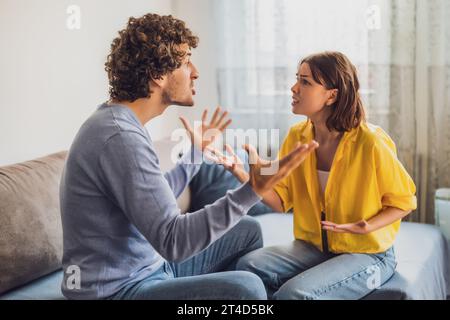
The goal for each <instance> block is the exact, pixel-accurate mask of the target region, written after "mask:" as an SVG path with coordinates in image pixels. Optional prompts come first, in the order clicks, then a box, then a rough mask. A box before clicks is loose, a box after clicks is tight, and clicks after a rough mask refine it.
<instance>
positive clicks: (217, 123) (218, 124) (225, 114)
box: [214, 111, 228, 127]
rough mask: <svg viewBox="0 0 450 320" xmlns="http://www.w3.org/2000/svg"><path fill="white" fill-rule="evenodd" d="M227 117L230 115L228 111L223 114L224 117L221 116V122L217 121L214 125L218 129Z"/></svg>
mask: <svg viewBox="0 0 450 320" xmlns="http://www.w3.org/2000/svg"><path fill="white" fill-rule="evenodd" d="M227 115H228V111H224V112H223V113H222V115H221V116H220V118H219V120H217V122H216V123H214V125H215V126H216V127H218V126H220V125H221V123H222V121H223V120H224V119H225V117H226V116H227Z"/></svg>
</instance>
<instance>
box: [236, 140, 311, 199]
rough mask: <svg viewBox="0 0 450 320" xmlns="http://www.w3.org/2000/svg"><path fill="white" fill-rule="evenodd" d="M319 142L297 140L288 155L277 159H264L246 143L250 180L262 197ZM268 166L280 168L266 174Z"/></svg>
mask: <svg viewBox="0 0 450 320" xmlns="http://www.w3.org/2000/svg"><path fill="white" fill-rule="evenodd" d="M318 146H319V144H318V143H317V142H316V141H312V142H311V143H309V144H301V143H300V142H297V144H296V146H295V148H294V150H292V151H291V152H290V153H289V154H288V155H287V156H285V157H284V158H282V159H279V160H275V161H267V160H263V159H261V158H260V157H259V156H258V153H257V151H256V149H255V148H254V147H253V146H252V145H245V146H244V149H245V150H246V151H247V152H248V157H249V165H250V173H249V182H250V185H251V186H252V188H253V190H254V191H255V192H256V193H257V194H258V195H259V196H261V197H262V198H264V194H265V193H266V192H268V191H270V190H272V188H273V187H274V186H275V185H276V184H277V183H278V182H279V181H280V180H282V179H284V178H285V177H287V176H288V175H289V174H290V173H291V172H292V170H294V169H295V168H297V167H298V166H299V165H300V164H301V163H302V162H303V161H304V160H305V159H306V157H307V156H308V155H309V154H310V153H311V152H313V151H314V150H315V149H316V148H317V147H318ZM267 168H278V170H276V172H274V173H272V174H264V173H263V172H262V171H263V170H264V169H266V170H267Z"/></svg>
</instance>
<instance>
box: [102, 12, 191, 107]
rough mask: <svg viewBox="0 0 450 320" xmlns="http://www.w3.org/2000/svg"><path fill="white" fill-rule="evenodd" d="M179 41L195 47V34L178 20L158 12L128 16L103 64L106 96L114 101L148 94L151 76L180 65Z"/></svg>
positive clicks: (181, 59) (162, 74) (164, 73)
mask: <svg viewBox="0 0 450 320" xmlns="http://www.w3.org/2000/svg"><path fill="white" fill-rule="evenodd" d="M181 44H188V45H189V47H190V48H196V47H197V44H198V37H196V36H195V35H193V34H192V32H191V30H189V29H188V28H187V27H186V25H185V23H184V22H183V21H181V20H179V19H176V18H174V17H172V16H171V15H168V16H160V15H157V14H146V15H144V16H142V17H140V18H134V17H131V18H129V20H128V24H127V27H126V28H125V29H124V30H121V31H119V36H118V37H117V38H115V39H114V40H113V42H112V44H111V53H110V54H109V55H108V58H107V61H106V63H105V70H106V72H107V73H108V79H109V95H110V98H111V99H112V100H116V101H131V102H133V101H135V100H137V99H139V98H148V97H150V95H151V93H152V91H151V88H150V80H151V79H161V78H162V76H164V75H166V74H167V73H169V72H172V71H174V70H175V69H177V68H179V67H180V66H181V64H182V61H183V58H184V56H185V54H186V52H184V51H183V50H180V49H179V46H180V45H181Z"/></svg>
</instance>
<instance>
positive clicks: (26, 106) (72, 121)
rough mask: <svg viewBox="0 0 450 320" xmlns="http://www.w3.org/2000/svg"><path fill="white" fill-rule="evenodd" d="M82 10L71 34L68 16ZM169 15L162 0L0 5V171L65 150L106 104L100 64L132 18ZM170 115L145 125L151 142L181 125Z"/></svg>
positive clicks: (10, 0) (1, 1) (24, 0)
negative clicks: (75, 8) (70, 8)
mask: <svg viewBox="0 0 450 320" xmlns="http://www.w3.org/2000/svg"><path fill="white" fill-rule="evenodd" d="M69 5H78V6H79V8H80V9H81V29H79V30H69V29H68V28H67V26H66V22H67V18H68V17H69V14H67V12H66V10H67V7H68V6H69ZM147 12H155V13H160V14H170V13H173V8H172V2H171V1H167V0H153V1H149V0H133V1H127V2H124V1H122V0H95V1H88V0H72V1H65V0H40V1H30V0H0V43H1V44H2V45H1V50H0V99H1V100H0V165H5V164H10V163H15V162H19V161H24V160H28V159H32V158H35V157H39V156H43V155H46V154H49V153H53V152H57V151H59V150H65V149H68V148H69V147H70V144H71V142H72V140H73V138H74V136H75V134H76V132H77V130H78V128H79V127H80V125H81V124H82V123H83V121H84V120H85V119H86V118H87V117H88V116H89V115H90V114H91V113H92V112H93V111H94V110H95V108H96V106H97V105H98V104H100V103H101V102H103V101H106V100H107V76H106V73H105V71H104V69H103V68H104V67H103V64H104V62H105V59H106V56H107V54H108V51H109V46H110V43H111V40H112V39H113V38H114V37H115V36H116V34H117V31H118V30H120V29H121V28H123V27H124V26H125V24H126V21H127V18H128V17H129V16H139V15H142V14H144V13H147ZM173 108H174V107H171V108H170V110H168V112H167V113H166V114H164V115H163V116H161V117H160V118H157V119H155V121H153V122H152V124H150V125H149V127H148V128H149V131H150V133H151V134H152V136H153V138H155V139H158V138H160V137H163V136H165V135H166V132H165V131H163V129H164V130H167V129H166V126H165V125H163V124H166V123H170V124H171V125H172V124H174V123H176V122H177V121H178V119H177V110H176V109H173Z"/></svg>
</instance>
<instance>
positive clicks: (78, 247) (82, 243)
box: [60, 104, 163, 299]
mask: <svg viewBox="0 0 450 320" xmlns="http://www.w3.org/2000/svg"><path fill="white" fill-rule="evenodd" d="M131 137H133V138H136V139H131ZM113 140H115V141H114V142H113ZM116 141H117V142H116ZM111 142H113V143H114V146H117V145H120V143H122V142H123V143H127V144H128V145H127V147H128V148H142V146H141V144H145V143H146V142H147V144H148V145H150V144H151V141H150V140H149V137H148V135H147V133H146V132H145V129H144V128H143V127H142V126H141V125H140V123H139V122H138V120H137V118H136V117H135V116H134V114H133V112H132V111H131V110H130V109H128V108H126V107H124V106H119V105H113V106H108V105H106V104H104V105H101V106H100V107H99V109H98V110H97V111H96V112H95V113H94V114H93V115H92V116H91V117H90V118H89V119H88V120H87V121H86V122H85V123H84V124H83V126H82V127H81V128H80V131H79V132H78V134H77V136H76V138H75V141H74V143H73V145H72V147H71V149H70V151H69V155H68V159H67V163H66V167H65V169H64V172H63V177H62V181H61V188H60V195H61V215H62V224H63V232H64V256H63V267H64V270H66V268H67V267H69V266H70V265H76V266H78V267H79V268H80V270H81V288H80V289H79V290H78V289H70V288H68V287H67V283H66V281H67V278H66V277H67V276H68V275H67V274H66V275H65V276H66V277H65V281H63V284H62V290H63V293H64V294H65V295H66V296H67V297H69V298H77V297H79V298H88V299H89V298H94V299H95V298H102V297H106V296H108V295H110V294H112V293H113V292H115V291H117V290H118V289H120V288H121V287H123V286H124V285H126V284H127V283H129V281H130V280H132V281H139V280H140V279H143V278H145V277H146V276H148V275H149V274H151V273H152V272H153V271H154V270H155V268H157V267H159V266H160V265H161V264H162V263H163V259H162V258H161V256H160V255H159V254H158V253H157V252H156V251H155V250H154V249H153V248H152V246H151V245H150V244H149V242H148V241H147V240H146V239H145V237H144V236H143V235H142V234H141V233H140V232H139V231H138V230H137V229H136V227H135V226H134V225H133V224H131V223H130V220H129V218H128V217H127V216H126V215H125V214H124V212H123V208H121V207H120V204H119V203H115V202H116V200H115V199H114V198H115V197H114V195H113V194H111V190H110V189H111V188H110V184H111V183H113V184H116V185H120V184H121V183H120V181H117V183H115V181H108V180H109V179H114V178H115V177H116V176H110V177H107V178H106V177H104V175H105V174H106V171H107V170H108V169H107V168H105V165H104V164H102V157H104V156H106V155H107V153H108V151H107V149H108V145H109V143H111ZM130 144H131V145H130ZM121 152H125V150H124V149H122V150H117V155H116V156H117V157H119V156H120V154H121ZM155 159H156V161H157V158H155ZM148 160H150V159H148ZM105 178H106V179H105ZM129 187H130V188H131V187H132V186H129Z"/></svg>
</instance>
